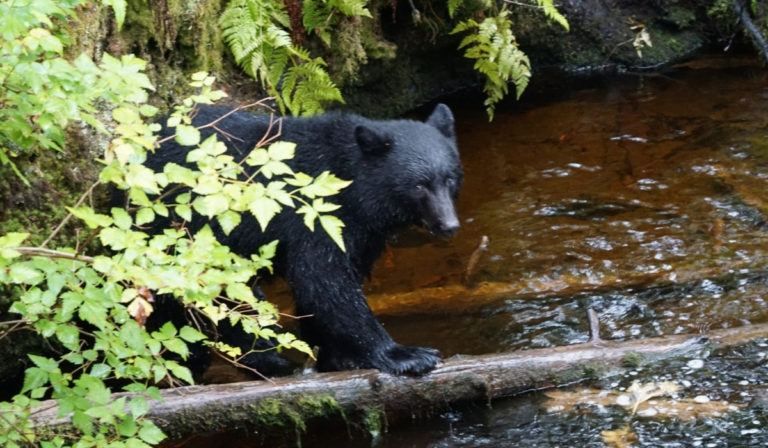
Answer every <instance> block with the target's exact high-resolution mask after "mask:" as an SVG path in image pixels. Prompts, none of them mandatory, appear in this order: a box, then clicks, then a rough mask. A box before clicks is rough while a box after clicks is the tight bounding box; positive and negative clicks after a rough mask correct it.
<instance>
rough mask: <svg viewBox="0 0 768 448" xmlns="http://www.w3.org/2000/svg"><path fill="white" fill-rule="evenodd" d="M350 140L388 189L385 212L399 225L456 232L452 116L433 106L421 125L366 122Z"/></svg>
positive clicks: (458, 173)
mask: <svg viewBox="0 0 768 448" xmlns="http://www.w3.org/2000/svg"><path fill="white" fill-rule="evenodd" d="M355 139H356V141H357V144H358V146H359V148H360V149H361V150H362V151H363V153H364V154H365V158H366V159H367V161H368V162H369V163H368V165H369V166H375V167H376V168H375V176H376V177H378V179H377V183H378V184H379V186H383V187H384V188H386V191H387V198H386V199H385V201H386V202H387V203H388V208H389V209H390V210H393V211H394V212H393V213H394V214H395V215H396V216H397V220H398V221H400V222H401V223H402V224H408V223H413V224H416V225H422V226H424V227H425V228H426V229H427V230H429V231H430V232H431V233H433V234H435V235H439V236H445V237H448V236H452V235H453V234H454V233H456V231H457V230H458V229H459V218H458V217H457V215H456V207H455V204H454V202H455V200H456V198H457V196H458V193H459V188H460V186H461V182H462V178H463V172H462V168H461V162H460V160H459V151H458V148H457V144H456V134H455V131H454V119H453V113H451V110H450V109H449V108H448V106H446V105H444V104H438V105H437V107H435V110H434V111H433V112H432V114H431V115H430V116H429V118H427V120H426V121H425V122H423V123H422V122H418V121H412V120H391V121H370V122H368V123H364V124H359V125H358V126H356V128H355Z"/></svg>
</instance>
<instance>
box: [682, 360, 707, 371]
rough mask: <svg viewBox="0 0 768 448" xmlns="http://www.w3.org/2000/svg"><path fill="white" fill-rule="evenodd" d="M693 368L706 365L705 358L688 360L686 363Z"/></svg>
mask: <svg viewBox="0 0 768 448" xmlns="http://www.w3.org/2000/svg"><path fill="white" fill-rule="evenodd" d="M686 365H687V366H688V367H689V368H691V369H700V368H702V367H704V360H703V359H692V360H690V361H688V363H687V364H686Z"/></svg>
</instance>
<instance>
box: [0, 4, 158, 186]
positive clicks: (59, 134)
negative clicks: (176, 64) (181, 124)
mask: <svg viewBox="0 0 768 448" xmlns="http://www.w3.org/2000/svg"><path fill="white" fill-rule="evenodd" d="M105 2H107V3H109V4H111V5H112V6H113V7H114V8H115V11H119V10H120V8H121V7H122V9H123V10H124V8H125V5H124V3H125V2H124V1H122V0H105ZM82 3H84V2H83V1H78V0H68V1H53V0H13V1H10V0H3V1H1V2H0V30H2V31H1V33H2V39H0V104H1V105H2V107H0V165H6V166H9V167H10V168H11V169H13V171H14V172H15V173H16V174H17V175H18V176H19V177H21V178H24V177H23V175H22V173H21V172H20V171H19V170H18V168H17V167H16V164H15V163H14V161H13V160H14V158H15V157H17V156H19V155H20V154H23V153H29V152H31V153H34V152H35V151H38V150H41V149H43V150H56V151H60V150H62V148H63V145H64V141H65V138H66V135H65V130H66V127H67V125H68V124H69V123H71V122H73V121H82V122H85V123H88V124H91V125H92V126H95V127H97V128H98V129H101V126H100V124H99V121H98V120H97V118H96V113H97V108H96V104H97V102H99V101H107V102H109V103H112V104H121V103H123V102H131V101H136V100H142V99H143V97H144V96H145V95H146V92H145V89H148V88H149V87H151V86H150V84H149V80H148V79H147V77H146V76H144V75H143V74H140V70H142V69H143V67H144V64H145V63H144V62H143V61H141V60H138V59H136V58H135V57H132V56H124V57H122V58H121V59H119V60H118V59H115V58H113V57H111V56H109V55H105V57H104V58H103V59H102V61H101V63H99V64H96V63H94V62H93V61H92V60H91V59H90V58H89V57H88V56H86V55H80V56H79V57H77V58H76V59H75V60H74V61H69V60H67V59H65V58H64V56H63V51H64V43H65V42H66V41H67V36H66V35H65V34H64V33H63V32H62V31H61V30H60V29H58V28H57V27H56V24H57V23H60V22H61V21H63V20H66V19H67V18H69V17H70V16H71V15H72V14H73V11H74V8H75V7H76V6H78V5H80V4H82ZM121 5H122V6H121ZM137 87H139V88H137ZM136 95H137V96H136Z"/></svg>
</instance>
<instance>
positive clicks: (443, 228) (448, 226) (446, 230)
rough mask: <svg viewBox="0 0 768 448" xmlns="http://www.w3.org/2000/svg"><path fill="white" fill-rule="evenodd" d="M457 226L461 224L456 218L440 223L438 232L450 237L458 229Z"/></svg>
mask: <svg viewBox="0 0 768 448" xmlns="http://www.w3.org/2000/svg"><path fill="white" fill-rule="evenodd" d="M459 227H461V226H460V225H459V221H458V220H455V221H449V222H443V223H440V234H441V235H442V236H446V237H451V236H453V235H455V234H456V232H458V231H459Z"/></svg>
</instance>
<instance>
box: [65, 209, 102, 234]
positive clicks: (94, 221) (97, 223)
mask: <svg viewBox="0 0 768 448" xmlns="http://www.w3.org/2000/svg"><path fill="white" fill-rule="evenodd" d="M67 210H68V211H69V212H70V213H72V214H73V215H74V216H76V217H77V218H79V219H80V220H81V221H83V222H84V223H85V224H86V225H87V226H88V227H89V228H91V229H96V228H99V227H108V226H110V225H112V218H111V217H110V216H107V215H102V214H101V213H96V212H95V211H94V210H93V209H92V208H90V207H78V208H72V207H67Z"/></svg>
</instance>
